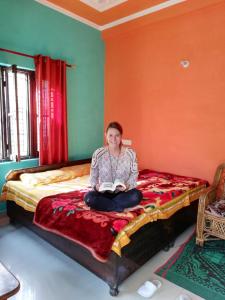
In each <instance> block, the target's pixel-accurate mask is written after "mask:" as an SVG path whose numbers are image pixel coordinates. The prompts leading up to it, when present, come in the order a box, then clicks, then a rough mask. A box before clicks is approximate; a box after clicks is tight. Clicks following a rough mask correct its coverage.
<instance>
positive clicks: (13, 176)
mask: <svg viewBox="0 0 225 300" xmlns="http://www.w3.org/2000/svg"><path fill="white" fill-rule="evenodd" d="M90 162H91V158H87V159H81V160H73V161H68V162H63V163H60V164H55V165H45V166H38V167H32V168H23V169H16V170H11V171H9V172H8V173H7V174H6V177H5V180H6V181H9V180H19V179H20V175H21V174H23V173H37V172H44V171H50V170H55V169H60V168H63V167H68V166H74V165H81V164H86V163H90Z"/></svg>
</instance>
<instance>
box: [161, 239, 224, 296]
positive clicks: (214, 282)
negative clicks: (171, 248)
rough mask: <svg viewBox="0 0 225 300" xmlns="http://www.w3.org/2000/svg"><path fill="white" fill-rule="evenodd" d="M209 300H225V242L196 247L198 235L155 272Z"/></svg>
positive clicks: (219, 241)
mask: <svg viewBox="0 0 225 300" xmlns="http://www.w3.org/2000/svg"><path fill="white" fill-rule="evenodd" d="M155 273H156V274H158V275H159V276H161V277H164V278H166V279H168V280H169V281H171V282H173V283H175V284H176V285H179V286H181V287H183V288H185V289H186V290H189V291H191V292H193V293H194V294H196V295H199V296H200V297H202V298H204V299H206V300H225V241H224V240H216V241H210V242H206V243H205V244H204V247H199V246H197V245H196V244H195V235H192V236H191V238H189V240H188V241H187V242H186V243H184V244H183V245H182V246H181V247H180V248H179V250H178V251H177V252H176V253H175V254H174V255H173V256H172V257H171V258H170V259H169V260H168V261H167V262H166V263H165V264H164V265H163V266H161V267H160V268H159V269H157V270H156V271H155Z"/></svg>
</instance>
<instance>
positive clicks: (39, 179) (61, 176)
mask: <svg viewBox="0 0 225 300" xmlns="http://www.w3.org/2000/svg"><path fill="white" fill-rule="evenodd" d="M89 172H90V164H83V165H76V166H71V167H64V168H61V169H57V170H51V171H45V172H39V173H24V174H21V175H20V180H21V181H22V182H23V183H24V184H25V185H28V186H31V187H35V186H38V185H45V184H49V183H54V182H60V181H66V180H70V179H73V178H76V177H79V176H83V175H87V174H89Z"/></svg>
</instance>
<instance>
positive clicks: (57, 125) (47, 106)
mask: <svg viewBox="0 0 225 300" xmlns="http://www.w3.org/2000/svg"><path fill="white" fill-rule="evenodd" d="M35 67H36V68H35V69H36V71H35V76H36V92H37V99H38V102H39V112H38V114H39V120H40V126H39V145H40V146H39V147H40V149H39V157H40V165H46V164H55V163H60V162H64V161H67V160H68V138H67V105H66V63H65V62H64V61H60V60H53V59H51V58H50V57H47V56H41V55H38V56H35Z"/></svg>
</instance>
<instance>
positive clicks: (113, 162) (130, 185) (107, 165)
mask: <svg viewBox="0 0 225 300" xmlns="http://www.w3.org/2000/svg"><path fill="white" fill-rule="evenodd" d="M122 134H123V129H122V126H121V125H120V124H119V123H117V122H112V123H110V124H109V125H108V127H107V129H106V133H105V136H106V140H107V144H108V145H107V146H105V147H102V148H99V149H97V150H96V151H95V152H94V154H93V156H92V163H91V174H90V183H91V186H92V188H93V191H90V192H88V193H87V194H86V195H85V197H84V201H85V203H86V204H87V205H88V206H90V207H91V208H93V209H96V210H101V211H117V212H122V211H123V210H124V209H125V208H129V207H133V206H135V205H137V204H139V202H140V201H141V199H142V193H141V192H140V191H139V190H137V189H136V188H135V187H136V185H137V183H136V180H137V176H138V165H137V159H136V153H135V152H134V151H133V150H132V149H130V148H127V147H123V146H122ZM115 181H117V182H120V184H119V185H118V186H117V187H116V189H115V191H114V192H112V191H108V190H107V187H106V186H105V187H104V188H103V183H105V185H108V188H110V187H109V186H110V185H112V183H114V182H115ZM110 183H111V184H110Z"/></svg>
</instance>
